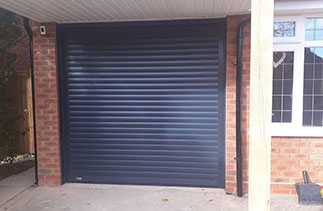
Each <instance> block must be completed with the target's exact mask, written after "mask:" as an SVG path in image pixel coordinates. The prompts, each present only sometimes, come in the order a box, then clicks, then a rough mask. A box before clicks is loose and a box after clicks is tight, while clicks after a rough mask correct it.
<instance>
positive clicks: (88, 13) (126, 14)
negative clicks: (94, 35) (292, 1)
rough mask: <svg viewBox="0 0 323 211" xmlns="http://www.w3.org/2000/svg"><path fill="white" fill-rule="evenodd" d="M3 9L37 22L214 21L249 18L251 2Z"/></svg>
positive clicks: (146, 1)
mask: <svg viewBox="0 0 323 211" xmlns="http://www.w3.org/2000/svg"><path fill="white" fill-rule="evenodd" d="M0 7H2V8H4V9H7V10H9V11H12V12H15V13H17V14H19V15H22V16H24V17H27V18H30V19H32V20H35V21H38V22H57V23H73V22H104V21H129V20H163V19H184V18H212V17H225V16H227V15H236V14H248V13H250V12H249V9H250V0H0Z"/></svg>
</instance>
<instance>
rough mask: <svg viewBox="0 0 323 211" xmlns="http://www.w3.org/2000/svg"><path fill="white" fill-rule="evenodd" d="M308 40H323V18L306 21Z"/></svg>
mask: <svg viewBox="0 0 323 211" xmlns="http://www.w3.org/2000/svg"><path fill="white" fill-rule="evenodd" d="M305 29H306V35H305V37H306V40H323V18H308V19H306V25H305Z"/></svg>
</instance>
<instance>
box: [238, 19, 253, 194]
mask: <svg viewBox="0 0 323 211" xmlns="http://www.w3.org/2000/svg"><path fill="white" fill-rule="evenodd" d="M250 21H251V19H250V18H249V19H247V20H244V21H242V22H241V23H240V24H239V26H238V28H239V29H238V36H237V41H238V42H237V43H238V45H237V76H236V77H237V78H236V154H237V155H236V156H237V157H236V162H237V195H238V196H239V197H242V152H241V75H242V73H241V72H242V48H243V29H244V27H246V26H247V25H248V24H250Z"/></svg>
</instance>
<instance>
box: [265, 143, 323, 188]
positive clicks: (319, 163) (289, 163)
mask: <svg viewBox="0 0 323 211" xmlns="http://www.w3.org/2000/svg"><path fill="white" fill-rule="evenodd" d="M271 145H272V161H271V162H272V164H271V169H272V172H271V177H272V178H271V181H272V183H273V184H272V192H273V193H281V194H296V192H295V188H294V183H295V182H301V181H303V176H302V170H305V171H307V173H308V175H309V177H310V179H311V181H312V182H315V183H319V184H321V185H322V184H323V138H288V137H287V138H282V137H274V138H273V139H272V144H271Z"/></svg>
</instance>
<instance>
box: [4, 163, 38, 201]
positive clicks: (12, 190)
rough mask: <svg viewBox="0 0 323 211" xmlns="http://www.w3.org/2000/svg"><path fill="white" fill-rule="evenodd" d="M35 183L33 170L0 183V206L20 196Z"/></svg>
mask: <svg viewBox="0 0 323 211" xmlns="http://www.w3.org/2000/svg"><path fill="white" fill-rule="evenodd" d="M34 182H35V177H34V169H33V168H31V169H29V170H27V171H24V172H22V173H20V174H17V175H13V176H10V177H8V178H6V179H3V180H1V181H0V206H1V205H2V204H4V203H5V202H7V201H8V200H10V199H11V198H13V197H15V196H16V195H18V194H20V193H21V192H23V191H24V190H26V189H27V188H29V187H30V186H32V185H33V184H34Z"/></svg>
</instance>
